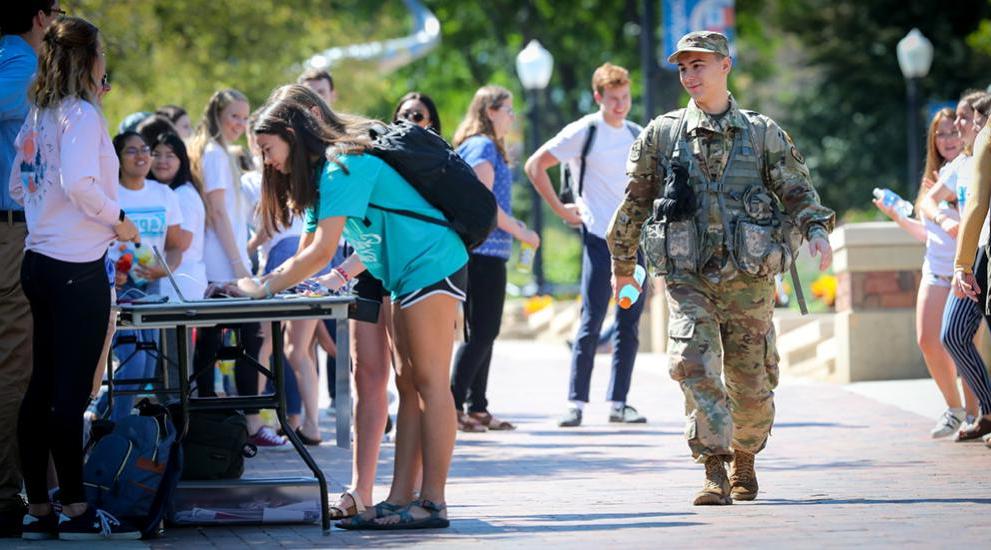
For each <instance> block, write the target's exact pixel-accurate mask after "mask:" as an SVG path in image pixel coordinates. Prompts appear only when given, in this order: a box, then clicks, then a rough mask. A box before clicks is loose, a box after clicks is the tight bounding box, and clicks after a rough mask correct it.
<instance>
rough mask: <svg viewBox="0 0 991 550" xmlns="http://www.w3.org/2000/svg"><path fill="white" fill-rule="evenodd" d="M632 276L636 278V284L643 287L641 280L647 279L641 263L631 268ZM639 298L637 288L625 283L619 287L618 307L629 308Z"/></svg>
mask: <svg viewBox="0 0 991 550" xmlns="http://www.w3.org/2000/svg"><path fill="white" fill-rule="evenodd" d="M633 278H634V279H636V281H637V284H638V285H640V287H641V288H643V282H644V281H645V280H646V279H647V270H646V269H644V268H643V266H642V265H639V264H638V265H637V268H636V269H634V270H633ZM639 299H640V291H639V290H637V289H636V287H635V286H633V285H626V286H624V287H623V288H621V289H619V307H621V308H623V309H630V308H631V307H633V304H635V303H637V300H639Z"/></svg>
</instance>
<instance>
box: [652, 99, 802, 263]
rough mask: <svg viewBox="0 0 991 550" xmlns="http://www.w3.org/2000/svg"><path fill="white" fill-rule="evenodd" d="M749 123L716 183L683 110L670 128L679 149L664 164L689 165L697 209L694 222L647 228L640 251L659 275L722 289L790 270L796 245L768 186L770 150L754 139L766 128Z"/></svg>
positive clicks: (737, 134) (658, 222)
mask: <svg viewBox="0 0 991 550" xmlns="http://www.w3.org/2000/svg"><path fill="white" fill-rule="evenodd" d="M744 116H745V117H746V119H747V122H748V124H747V126H746V128H745V129H743V130H742V131H741V130H739V129H736V130H734V139H733V143H732V147H731V150H730V152H729V154H728V156H727V160H726V164H725V167H724V169H723V172H722V174H721V177H720V178H719V179H718V180H716V181H712V180H711V179H710V178H709V175H708V173H707V172H706V171H705V164H704V161H703V159H702V143H701V140H700V139H698V138H691V139H690V138H689V137H688V136H687V135H686V132H685V131H684V110H682V113H681V115H680V117H679V119H678V123H677V124H676V125H671V127H670V128H669V133H668V135H669V139H671V141H670V142H669V143H670V144H672V146H669V151H670V154H669V155H668V158H666V159H661V162H669V163H675V162H681V163H683V164H687V165H688V166H689V181H690V184H691V185H692V187H693V189H694V190H695V195H696V197H697V198H698V208H697V209H696V212H695V215H694V218H692V219H687V220H684V221H667V220H664V219H660V216H658V215H656V214H655V215H654V216H652V217H651V218H650V219H648V220H647V222H646V223H645V224H644V228H643V232H642V233H641V234H642V237H641V244H642V247H643V249H644V253H645V255H646V256H647V259H648V261H649V263H650V264H651V267H652V268H653V271H654V273H655V274H656V275H673V276H677V275H678V274H698V275H702V276H704V277H705V278H707V279H709V280H711V281H712V282H717V281H721V280H723V281H724V280H729V279H732V278H734V277H736V276H737V275H738V274H739V273H744V274H746V275H748V276H751V277H768V276H773V275H776V274H778V273H783V272H785V271H787V270H788V268H789V267H790V266H791V262H792V257H793V250H794V249H793V246H792V244H793V243H791V242H790V240H789V239H787V238H786V235H787V234H789V233H790V232H791V231H790V225H791V224H790V223H788V221H787V220H786V219H785V218H784V216H782V215H781V210H780V207H779V205H778V200H777V198H776V197H775V196H774V195H773V194H772V193H771V191H770V189H768V187H767V185H766V183H765V181H766V175H767V172H766V167H765V166H763V163H762V160H763V159H762V156H763V151H762V150H761V149H759V147H763V144H762V143H761V144H758V140H757V139H755V138H756V136H755V132H756V131H757V130H758V129H759V128H760V127H759V126H757V124H759V121H757V120H756V116H755V115H751V114H750V113H745V115H744ZM760 126H762V124H761V125H760ZM668 171H669V170H668ZM713 211H714V215H713V214H710V212H713ZM655 213H656V201H655ZM710 218H712V219H710ZM794 244H795V246H797V243H794ZM710 260H715V263H716V265H715V266H713V265H711V264H710Z"/></svg>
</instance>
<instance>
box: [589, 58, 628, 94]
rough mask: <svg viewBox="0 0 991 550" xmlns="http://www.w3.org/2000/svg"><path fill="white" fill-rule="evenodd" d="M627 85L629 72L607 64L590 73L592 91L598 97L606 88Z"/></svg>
mask: <svg viewBox="0 0 991 550" xmlns="http://www.w3.org/2000/svg"><path fill="white" fill-rule="evenodd" d="M629 83H630V71H627V70H626V69H624V68H623V67H620V66H619V65H613V64H612V63H609V62H606V63H603V64H602V65H599V68H598V69H595V72H594V73H592V89H593V90H595V91H596V92H598V93H599V94H600V95H601V94H604V93H605V92H606V88H615V87H617V86H625V85H627V84H629Z"/></svg>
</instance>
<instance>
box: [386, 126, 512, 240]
mask: <svg viewBox="0 0 991 550" xmlns="http://www.w3.org/2000/svg"><path fill="white" fill-rule="evenodd" d="M374 137H375V142H374V144H373V146H372V148H371V149H369V151H368V152H369V153H370V154H372V155H375V156H376V157H379V158H380V159H382V160H384V161H385V162H386V163H387V164H388V165H389V166H391V167H392V168H393V169H394V170H395V171H396V172H399V175H401V176H402V177H403V179H405V180H406V181H408V182H409V183H410V185H412V186H413V187H414V188H415V189H416V190H417V192H419V193H420V195H422V196H423V198H425V199H426V200H427V202H429V203H430V204H432V205H433V206H435V207H436V208H437V209H438V210H440V211H441V212H442V213H443V214H444V217H445V218H446V221H445V220H438V219H435V218H433V217H430V216H425V215H423V214H420V213H417V212H412V211H410V210H401V209H395V208H386V207H384V206H381V205H377V204H374V203H371V204H369V206H371V207H372V208H376V209H378V210H383V211H386V212H392V213H394V214H400V215H403V216H408V217H411V218H416V219H418V220H421V221H425V222H428V223H434V224H437V225H443V226H447V227H450V228H452V229H454V230H455V231H456V232H457V233H458V236H460V237H461V240H462V241H463V242H464V243H465V247H467V248H468V250H473V249H475V248H477V247H478V246H479V245H481V244H482V243H483V242H485V239H486V238H488V236H489V233H491V232H492V230H493V229H495V227H496V201H495V195H493V194H492V191H490V190H489V188H488V187H486V186H485V184H484V183H482V182H481V181H479V179H478V177H477V176H476V175H475V171H474V170H472V168H471V167H470V166H468V163H466V162H465V161H464V160H463V159H462V158H461V157H460V156H458V154H457V153H455V152H454V150H453V149H452V148H451V146H450V145H448V143H447V142H446V141H444V138H442V137H440V136H439V135H437V133H436V132H434V131H432V130H425V129H423V128H421V127H419V126H417V125H416V124H413V123H411V122H407V121H399V122H396V123H394V124H390V125H389V126H387V127H385V128H383V130H382V132H381V133H375V135H374Z"/></svg>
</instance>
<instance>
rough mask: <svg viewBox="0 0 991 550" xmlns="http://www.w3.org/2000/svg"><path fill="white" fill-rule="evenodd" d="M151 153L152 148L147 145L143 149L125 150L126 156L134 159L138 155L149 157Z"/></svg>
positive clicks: (132, 148) (130, 148) (129, 148)
mask: <svg viewBox="0 0 991 550" xmlns="http://www.w3.org/2000/svg"><path fill="white" fill-rule="evenodd" d="M150 152H151V147H148V146H147V145H144V146H142V147H128V148H126V149H124V154H125V155H126V156H129V157H133V156H134V155H137V154H138V153H140V154H142V155H147V154H148V153H150Z"/></svg>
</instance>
